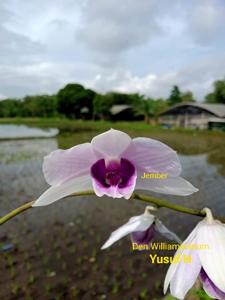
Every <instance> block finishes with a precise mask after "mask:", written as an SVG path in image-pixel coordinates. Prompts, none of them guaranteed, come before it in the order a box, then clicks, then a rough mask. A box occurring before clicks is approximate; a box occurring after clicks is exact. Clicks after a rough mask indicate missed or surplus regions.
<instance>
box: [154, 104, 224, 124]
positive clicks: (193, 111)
mask: <svg viewBox="0 0 225 300" xmlns="http://www.w3.org/2000/svg"><path fill="white" fill-rule="evenodd" d="M159 122H160V124H161V125H164V126H168V127H171V126H177V127H183V128H198V129H208V128H209V129H211V128H214V127H219V128H224V129H225V104H205V103H185V104H179V105H176V106H173V107H171V108H169V109H168V110H166V111H164V112H162V113H161V114H160V118H159Z"/></svg>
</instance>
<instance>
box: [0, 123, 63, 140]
mask: <svg viewBox="0 0 225 300" xmlns="http://www.w3.org/2000/svg"><path fill="white" fill-rule="evenodd" d="M58 133H59V130H58V129H57V128H48V129H40V128H33V127H28V126H26V125H0V139H15V138H37V137H54V136H56V135H57V134H58Z"/></svg>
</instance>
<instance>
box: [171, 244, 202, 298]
mask: <svg viewBox="0 0 225 300" xmlns="http://www.w3.org/2000/svg"><path fill="white" fill-rule="evenodd" d="M200 251H204V250H200ZM184 255H185V256H186V257H188V256H190V257H191V259H192V261H191V262H190V263H188V262H184ZM200 270H201V262H200V259H199V256H198V251H197V250H189V249H187V250H186V249H185V250H184V251H183V252H182V256H181V262H180V263H178V266H177V268H176V271H175V273H174V275H173V278H172V279H171V282H170V291H171V294H172V295H173V296H174V297H176V298H178V299H184V297H185V295H186V294H187V292H188V291H189V290H190V289H191V288H192V287H193V285H194V283H195V281H196V279H197V278H198V275H199V273H200Z"/></svg>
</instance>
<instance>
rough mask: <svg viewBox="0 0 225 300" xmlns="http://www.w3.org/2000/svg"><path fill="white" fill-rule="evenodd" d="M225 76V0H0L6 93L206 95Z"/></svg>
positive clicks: (0, 86) (0, 83)
mask: <svg viewBox="0 0 225 300" xmlns="http://www.w3.org/2000/svg"><path fill="white" fill-rule="evenodd" d="M224 76H225V1H224V0H190V1H185V0H168V1H167V0H0V98H5V97H22V96H24V95H26V94H37V93H50V94H51V93H55V92H57V90H58V89H60V88H61V87H62V86H63V85H65V84H66V83H68V82H78V83H81V84H84V85H85V86H86V87H89V88H93V89H95V90H97V91H99V92H106V91H109V90H118V91H124V92H136V91H138V92H140V93H143V94H146V95H149V96H153V97H167V96H168V95H169V92H170V89H171V86H172V85H174V84H178V85H179V86H180V88H181V89H182V91H186V90H192V91H193V92H194V95H195V97H196V98H197V99H198V100H202V99H203V98H204V95H205V94H206V93H208V92H209V91H210V90H211V88H212V82H213V81H214V80H216V79H220V78H224Z"/></svg>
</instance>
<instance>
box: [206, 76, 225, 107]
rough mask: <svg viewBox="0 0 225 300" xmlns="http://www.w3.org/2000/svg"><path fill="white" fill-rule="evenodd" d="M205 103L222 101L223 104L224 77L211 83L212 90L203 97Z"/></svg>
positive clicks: (224, 101)
mask: <svg viewBox="0 0 225 300" xmlns="http://www.w3.org/2000/svg"><path fill="white" fill-rule="evenodd" d="M205 101H206V102H207V103H224V104H225V79H223V80H217V81H215V82H214V84H213V92H212V93H209V94H208V95H206V97H205Z"/></svg>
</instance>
